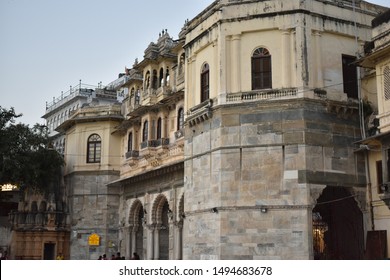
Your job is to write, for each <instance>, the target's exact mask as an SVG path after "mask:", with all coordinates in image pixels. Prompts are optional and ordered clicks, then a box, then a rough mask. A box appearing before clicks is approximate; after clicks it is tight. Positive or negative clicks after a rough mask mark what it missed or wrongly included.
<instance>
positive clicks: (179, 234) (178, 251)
mask: <svg viewBox="0 0 390 280" xmlns="http://www.w3.org/2000/svg"><path fill="white" fill-rule="evenodd" d="M175 232H176V234H175V237H174V238H175V239H174V240H175V256H174V257H175V259H176V260H182V259H183V254H182V251H183V248H182V247H183V222H182V221H180V222H178V223H177V224H176V227H175Z"/></svg>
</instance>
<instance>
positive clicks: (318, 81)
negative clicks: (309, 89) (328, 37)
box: [313, 31, 324, 88]
mask: <svg viewBox="0 0 390 280" xmlns="http://www.w3.org/2000/svg"><path fill="white" fill-rule="evenodd" d="M313 36H314V40H315V51H314V53H315V64H316V67H315V68H314V69H315V71H316V73H314V79H315V80H314V85H315V87H316V88H323V87H324V77H323V72H322V59H321V53H322V49H321V32H320V31H314V32H313Z"/></svg>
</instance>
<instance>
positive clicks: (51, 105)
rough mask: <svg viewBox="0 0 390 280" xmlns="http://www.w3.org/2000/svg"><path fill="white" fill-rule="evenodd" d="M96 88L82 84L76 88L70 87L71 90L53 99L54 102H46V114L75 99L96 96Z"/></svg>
mask: <svg viewBox="0 0 390 280" xmlns="http://www.w3.org/2000/svg"><path fill="white" fill-rule="evenodd" d="M96 88H98V87H97V86H92V85H86V84H82V83H80V84H78V85H77V86H74V87H72V86H70V89H69V90H68V91H66V92H62V93H61V96H60V97H57V98H53V101H52V102H46V113H48V112H51V111H52V110H54V109H56V108H58V107H60V106H61V105H63V104H65V103H66V102H68V101H70V100H71V99H73V98H74V97H77V96H83V97H87V98H88V97H90V96H92V95H93V94H94V92H95V89H96Z"/></svg>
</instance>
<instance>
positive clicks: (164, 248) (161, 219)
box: [152, 194, 172, 260]
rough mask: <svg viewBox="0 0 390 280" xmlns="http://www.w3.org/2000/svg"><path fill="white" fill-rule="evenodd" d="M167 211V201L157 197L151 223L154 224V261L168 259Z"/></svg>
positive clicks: (161, 196) (168, 210)
mask: <svg viewBox="0 0 390 280" xmlns="http://www.w3.org/2000/svg"><path fill="white" fill-rule="evenodd" d="M168 212H172V211H171V210H170V209H169V204H168V200H167V198H166V197H165V196H164V195H162V194H161V195H159V196H158V197H157V198H156V200H155V202H154V204H153V209H152V223H153V224H154V226H155V228H154V259H158V260H168V259H169V217H168Z"/></svg>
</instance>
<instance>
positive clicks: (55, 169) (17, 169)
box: [0, 106, 64, 193]
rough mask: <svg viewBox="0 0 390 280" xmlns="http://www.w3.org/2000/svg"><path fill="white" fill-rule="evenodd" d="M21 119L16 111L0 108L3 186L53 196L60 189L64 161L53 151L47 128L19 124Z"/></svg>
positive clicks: (1, 174)
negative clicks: (56, 188) (17, 121)
mask: <svg viewBox="0 0 390 280" xmlns="http://www.w3.org/2000/svg"><path fill="white" fill-rule="evenodd" d="M20 116H21V115H20V114H16V113H15V111H14V108H11V109H9V110H8V109H5V108H2V107H1V106H0V185H3V184H6V183H10V184H14V185H17V186H19V187H20V188H21V189H22V190H23V189H24V188H29V189H32V190H35V191H39V192H42V193H47V192H51V191H52V189H53V188H55V187H56V186H57V185H58V181H59V178H60V177H59V176H60V171H61V166H62V165H63V163H64V161H63V158H62V156H61V155H60V154H58V153H57V151H55V150H53V149H50V148H49V144H50V140H49V136H48V129H47V127H46V126H41V125H39V124H36V125H34V126H33V127H32V128H30V127H29V126H28V125H25V124H22V123H18V124H15V119H16V118H18V117H20Z"/></svg>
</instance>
